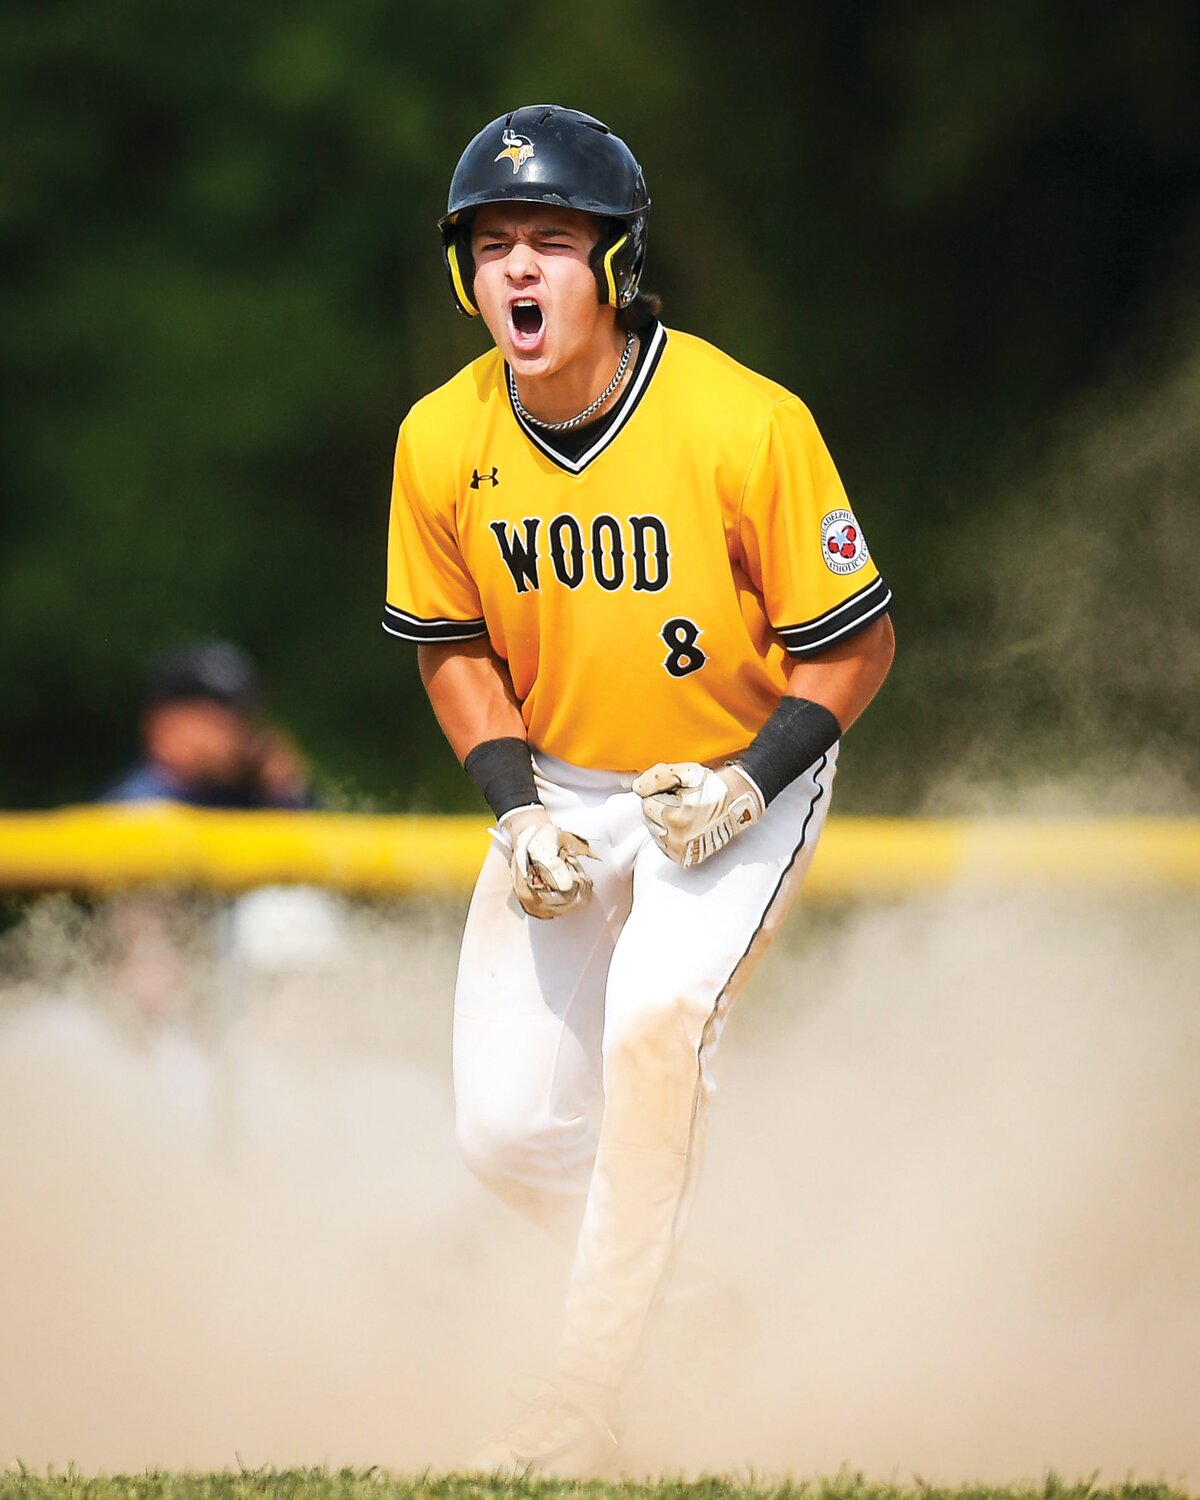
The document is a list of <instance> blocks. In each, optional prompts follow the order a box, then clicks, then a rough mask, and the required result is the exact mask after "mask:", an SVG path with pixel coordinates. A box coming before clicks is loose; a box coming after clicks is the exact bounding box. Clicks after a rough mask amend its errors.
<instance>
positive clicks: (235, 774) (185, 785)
mask: <svg viewBox="0 0 1200 1500" xmlns="http://www.w3.org/2000/svg"><path fill="white" fill-rule="evenodd" d="M141 743H142V758H141V759H140V760H139V761H138V763H137V764H136V765H134V766H131V767H130V768H129V769H128V770H127V771H125V772H124V774H123V775H121V776H120V777H119V778H118V779H117V780H116V781H115V782H113V783H112V785H111V786H109V787H108V788H107V790H106V791H105V792H104V793H103V794H102V795H101V798H100V800H101V801H103V802H183V803H186V804H187V805H188V806H191V807H211V808H311V807H313V806H314V805H315V800H314V797H313V794H312V790H311V787H310V785H309V781H308V774H307V771H306V768H305V765H304V761H303V759H302V757H301V756H300V754H299V752H298V750H297V748H296V746H295V745H294V744H293V742H292V741H291V740H290V739H289V738H288V737H287V736H286V735H284V734H282V733H281V732H280V731H279V730H277V729H273V728H268V727H267V726H266V725H265V724H264V722H263V720H262V718H261V716H260V710H259V682H258V674H257V672H256V671H255V668H254V665H253V663H252V662H251V661H250V659H249V657H248V656H246V654H245V653H244V652H243V651H240V650H239V649H238V647H236V646H234V645H231V644H230V643H229V642H228V641H220V640H194V641H186V642H184V643H182V644H181V645H179V646H176V647H173V648H171V649H170V650H168V651H164V652H163V653H161V654H160V655H159V656H157V657H155V658H154V660H153V661H152V662H151V664H150V668H149V671H148V672H147V675H146V683H145V689H144V692H143V698H142V713H141Z"/></svg>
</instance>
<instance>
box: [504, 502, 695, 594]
mask: <svg viewBox="0 0 1200 1500" xmlns="http://www.w3.org/2000/svg"><path fill="white" fill-rule="evenodd" d="M488 529H489V530H490V531H491V533H492V535H493V536H494V537H495V539H496V546H497V547H498V548H499V551H500V557H501V559H502V560H503V562H504V566H505V567H506V568H507V569H508V571H509V574H510V575H511V577H512V581H513V585H514V587H515V588H516V591H517V593H518V594H524V593H526V592H528V590H530V589H535V590H536V589H539V588H540V587H541V584H540V582H539V569H540V568H541V567H542V565H543V563H544V562H545V560H546V558H547V557H548V558H549V561H550V569H551V571H552V572H553V574H554V577H555V578H556V579H557V580H558V582H559V583H561V584H563V585H564V587H566V588H569V589H577V588H578V587H579V586H580V584H582V583H583V581H584V580H585V579H586V578H587V577H588V575H589V574H590V575H591V577H592V578H593V579H595V581H596V582H597V583H598V584H599V585H600V587H601V588H602V589H605V590H606V591H607V592H609V593H612V592H614V591H615V590H616V589H619V588H623V587H628V588H631V589H633V591H634V592H635V593H639V594H656V593H658V591H659V589H662V588H665V587H666V586H667V580H668V577H669V574H670V558H671V549H670V547H669V545H668V542H667V528H666V525H665V524H664V522H663V521H662V520H661V519H660V518H659V517H658V516H629V517H628V518H627V520H626V522H625V524H624V525H622V523H621V522H620V521H619V520H618V519H617V517H616V516H612V515H607V514H603V515H599V516H597V517H596V518H595V520H594V521H592V523H591V525H590V526H588V525H586V524H585V523H584V522H581V521H580V520H579V518H578V517H577V516H573V515H571V514H570V512H569V511H564V512H563V513H562V514H561V515H557V516H555V517H554V519H553V520H552V521H548V522H546V523H545V524H543V522H542V518H541V517H540V516H525V517H524V519H523V520H521V521H518V522H517V523H516V524H510V523H509V522H507V521H491V522H489V526H488Z"/></svg>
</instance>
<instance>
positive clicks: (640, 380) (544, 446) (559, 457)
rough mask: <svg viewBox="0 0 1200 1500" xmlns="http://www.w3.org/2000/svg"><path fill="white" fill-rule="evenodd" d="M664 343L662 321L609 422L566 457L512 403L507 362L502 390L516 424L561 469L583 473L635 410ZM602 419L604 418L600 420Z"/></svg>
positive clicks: (665, 336) (664, 335)
mask: <svg viewBox="0 0 1200 1500" xmlns="http://www.w3.org/2000/svg"><path fill="white" fill-rule="evenodd" d="M666 345H667V330H666V329H665V328H664V327H663V326H662V324H661V323H656V324H655V325H654V332H653V333H652V334H651V335H650V347H649V348H648V349H647V350H646V352H645V354H644V355H643V357H642V359H641V361H640V362H639V364H638V368H637V370H636V371H635V372H634V377H633V384H632V385H631V386H630V388H629V390H628V392H627V393H626V395H625V396H624V398H623V399H622V401H621V402H620V404H619V405H618V407H617V409H616V411H615V412H614V413H613V416H612V423H611V425H605V427H604V430H603V432H601V433H600V435H599V437H597V439H596V441H595V442H594V443H593V444H592V445H591V447H590V448H585V449H584V451H583V452H582V453H581V454H580V455H579V457H578V458H568V457H567V455H566V454H565V453H560V452H559V451H558V449H557V448H555V447H554V444H553V434H551V433H548V432H539V431H538V430H537V428H536V427H531V426H530V425H529V423H528V422H526V421H525V420H524V418H523V417H522V416H521V414H520V412H518V411H517V409H516V407H515V406H513V404H512V395H511V392H509V386H508V365H507V364H505V366H504V389H505V392H506V393H508V398H509V400H508V404H509V407H510V408H511V410H512V414H513V416H514V417H515V418H516V419H517V425H518V426H519V427H520V429H521V431H522V432H523V433H524V434H525V436H526V437H527V438H528V439H529V440H530V442H531V443H533V444H534V445H535V446H536V447H537V448H539V449H540V450H541V451H542V452H543V453H544V454H545V455H546V457H547V458H548V459H550V460H551V462H552V463H556V464H557V465H558V467H559V468H560V469H565V470H566V471H567V473H568V474H582V473H583V471H584V469H586V468H587V466H588V464H590V463H591V462H592V460H593V459H595V458H599V457H600V455H601V454H602V453H603V452H604V450H605V448H607V447H608V445H609V444H610V443H611V442H612V441H613V439H614V438H615V437H616V435H617V434H618V433H619V432H620V431H621V429H622V428H623V427H624V426H625V424H626V422H628V421H629V419H630V417H631V416H632V415H633V413H634V412H635V411H636V410H637V406H638V403H639V402H640V401H641V399H642V397H643V396H644V395H645V394H646V391H647V389H648V387H649V385H650V379H651V376H652V375H653V374H654V372H655V370H657V369H658V363H659V360H661V359H662V354H663V350H664V349H665V348H666ZM601 421H602V422H603V418H602V419H601Z"/></svg>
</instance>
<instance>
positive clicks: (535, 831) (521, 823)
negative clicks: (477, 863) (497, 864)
mask: <svg viewBox="0 0 1200 1500" xmlns="http://www.w3.org/2000/svg"><path fill="white" fill-rule="evenodd" d="M500 830H501V832H502V833H503V834H505V835H506V837H507V838H508V841H509V844H510V846H511V849H512V854H511V857H510V859H509V870H510V872H511V874H512V883H513V890H514V891H515V892H516V895H517V900H518V901H519V902H520V903H521V906H522V909H523V910H524V911H526V912H527V913H528V914H529V915H530V916H531V917H542V918H550V917H561V916H565V915H566V913H567V912H569V911H575V910H577V909H578V908H579V907H581V906H585V905H586V904H587V902H588V901H589V900H590V898H591V894H592V882H591V878H590V877H589V876H588V875H587V874H586V873H585V871H584V869H583V866H582V865H581V864H580V863H579V861H580V859H581V858H587V859H595V857H596V856H595V855H594V854H593V853H592V850H591V846H590V845H589V844H588V841H587V840H586V839H581V838H580V837H579V836H578V834H574V833H568V832H567V831H566V829H564V828H558V827H556V825H555V824H554V823H553V822H551V820H550V814H549V813H548V812H547V811H546V809H545V808H544V807H519V808H516V809H515V810H514V811H513V812H510V813H505V815H504V816H503V817H502V818H501V819H500Z"/></svg>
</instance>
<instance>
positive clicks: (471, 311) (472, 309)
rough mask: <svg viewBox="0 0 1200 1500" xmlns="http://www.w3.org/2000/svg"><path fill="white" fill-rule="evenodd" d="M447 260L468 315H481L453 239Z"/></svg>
mask: <svg viewBox="0 0 1200 1500" xmlns="http://www.w3.org/2000/svg"><path fill="white" fill-rule="evenodd" d="M446 261H447V264H448V265H449V267H450V276H451V279H452V280H453V282H454V293H455V296H457V298H458V300H459V302H461V303H462V306H463V309H464V311H465V312H466V313H467V316H468V317H471V318H477V317H478V316H479V309H478V308H477V307H476V306H475V304H474V302H472V301H471V298H470V295H469V294H468V292H467V289H466V287H465V286H464V285H463V278H462V271H461V269H460V268H459V264H458V246H457V245H456V244H455V243H454V241H453V240H451V241H450V243H449V244H448V245H447V246H446ZM610 279H611V278H610Z"/></svg>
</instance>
